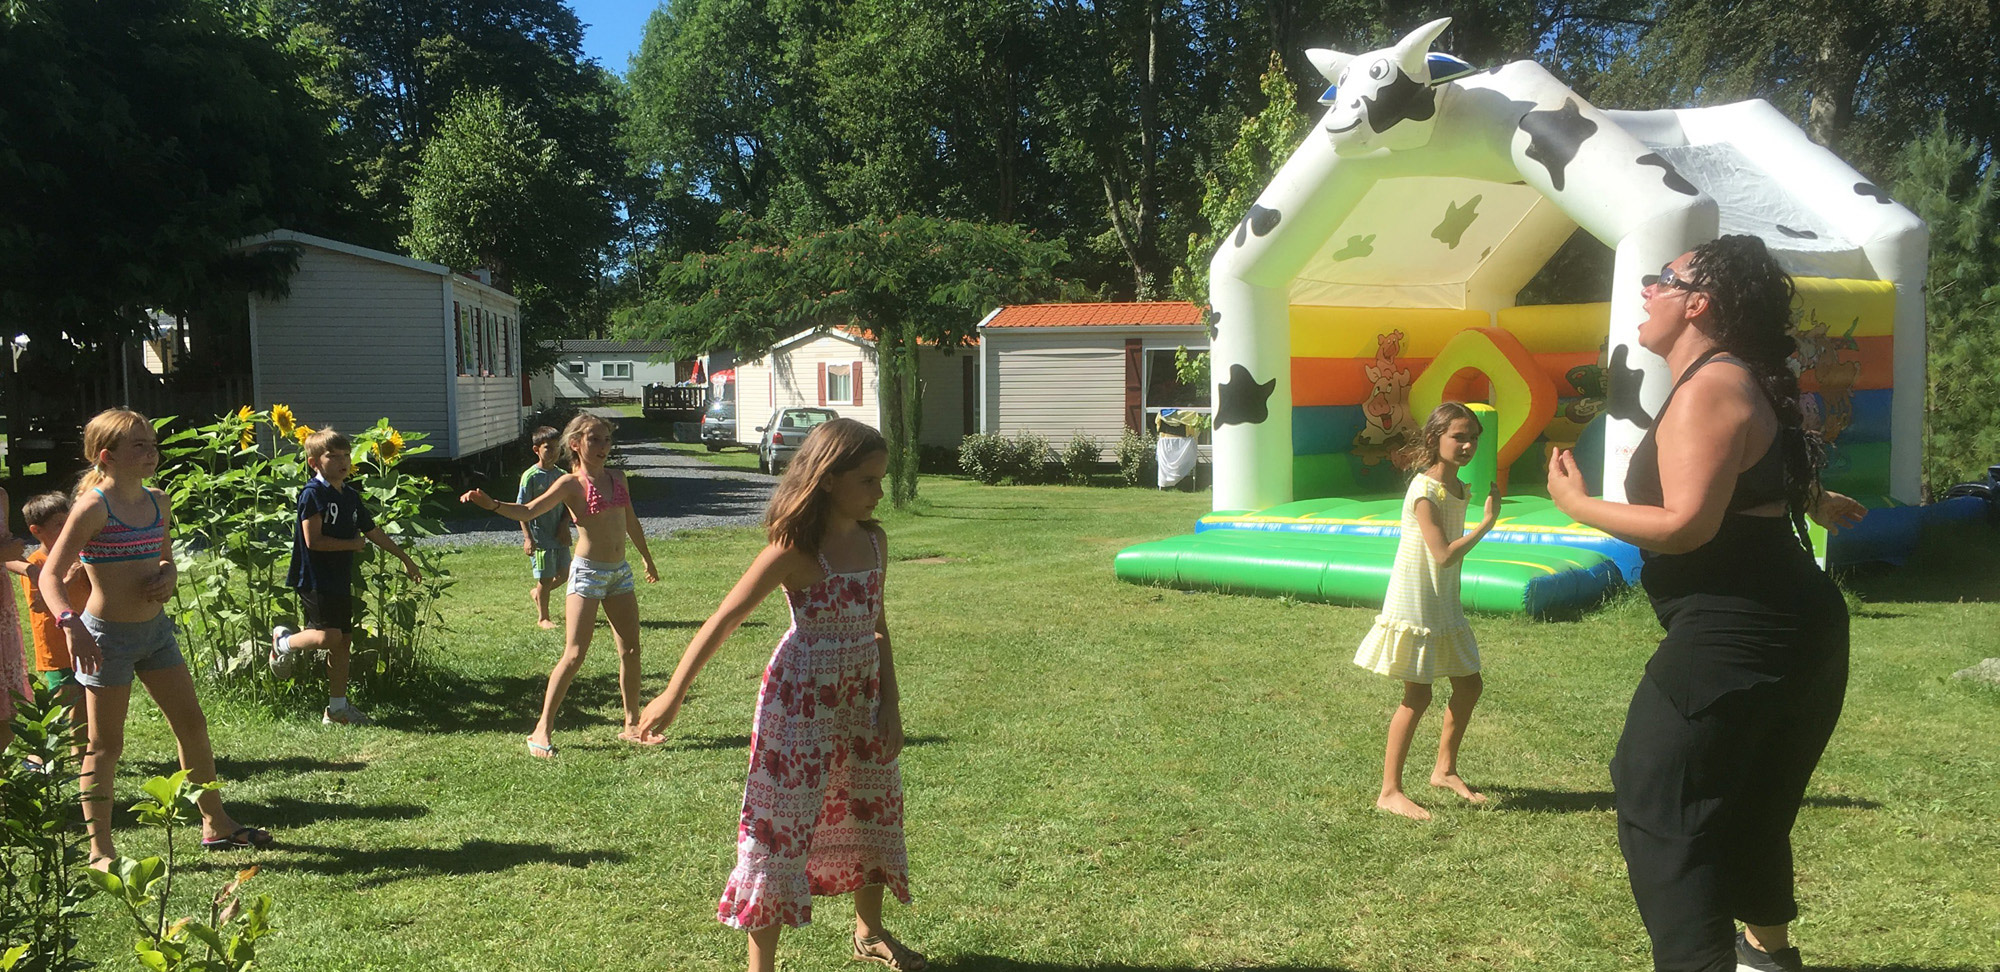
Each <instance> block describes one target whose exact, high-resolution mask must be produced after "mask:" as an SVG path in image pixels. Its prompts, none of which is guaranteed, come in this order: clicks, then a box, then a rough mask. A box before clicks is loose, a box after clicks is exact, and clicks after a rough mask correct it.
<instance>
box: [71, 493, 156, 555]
mask: <svg viewBox="0 0 2000 972" xmlns="http://www.w3.org/2000/svg"><path fill="white" fill-rule="evenodd" d="M93 492H95V493H96V494H97V495H98V498H100V499H102V500H104V517H105V520H104V529H102V530H99V531H97V536H94V537H91V538H90V542H88V543H86V544H84V545H83V552H82V553H81V554H80V555H79V556H80V557H81V558H82V560H83V562H84V563H86V564H115V563H120V562H122V561H127V560H146V559H148V558H152V557H158V556H160V550H161V548H162V547H164V546H165V545H166V539H167V523H166V520H165V519H163V518H162V517H161V516H160V501H159V500H157V499H154V498H153V491H152V490H150V489H149V490H147V491H146V501H147V502H149V503H151V504H153V522H152V523H150V524H148V525H146V526H142V527H135V526H133V525H132V524H130V523H127V522H125V521H124V520H121V519H119V518H118V514H117V513H115V512H113V511H112V509H111V498H110V497H108V496H105V495H104V490H101V489H98V490H93Z"/></svg>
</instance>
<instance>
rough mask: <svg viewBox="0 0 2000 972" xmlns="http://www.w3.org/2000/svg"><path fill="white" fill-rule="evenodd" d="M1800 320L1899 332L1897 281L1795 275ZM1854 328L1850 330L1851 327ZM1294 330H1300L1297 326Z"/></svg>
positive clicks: (1859, 333) (1865, 332) (1844, 331)
mask: <svg viewBox="0 0 2000 972" xmlns="http://www.w3.org/2000/svg"><path fill="white" fill-rule="evenodd" d="M1792 283H1793V284H1795V285H1797V286H1798V290H1799V299H1798V305H1799V308H1800V311H1799V323H1800V324H1807V325H1809V324H1810V322H1812V321H1814V320H1818V321H1820V322H1822V323H1824V324H1825V325H1826V330H1827V334H1828V335H1830V336H1832V337H1886V336H1888V335H1891V334H1894V333H1896V285H1895V284H1892V283H1890V282H1888V281H1886V280H1851V279H1846V278H1836V277H1793V278H1792ZM1850 327H1852V328H1853V329H1854V331H1853V333H1852V334H1850V333H1848V328H1850ZM1294 333H1297V332H1296V330H1295V331H1294Z"/></svg>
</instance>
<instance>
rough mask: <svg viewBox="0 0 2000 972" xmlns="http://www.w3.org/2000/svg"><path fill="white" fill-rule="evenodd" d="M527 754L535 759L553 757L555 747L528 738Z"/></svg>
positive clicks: (554, 755)
mask: <svg viewBox="0 0 2000 972" xmlns="http://www.w3.org/2000/svg"><path fill="white" fill-rule="evenodd" d="M528 755H530V756H533V757H535V758H536V759H554V758H556V748H555V747H554V746H551V745H549V744H548V743H538V742H536V741H534V740H533V739H530V740H528Z"/></svg>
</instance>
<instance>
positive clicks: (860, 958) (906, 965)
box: [849, 933, 930, 972]
mask: <svg viewBox="0 0 2000 972" xmlns="http://www.w3.org/2000/svg"><path fill="white" fill-rule="evenodd" d="M853 941H854V952H853V954H852V955H850V956H849V957H850V958H852V959H853V960H854V961H856V962H873V963H875V964H877V965H886V966H888V967H889V968H890V969H891V970H892V972H924V970H925V969H927V968H929V967H930V962H929V961H927V960H926V959H925V958H924V955H923V953H922V952H919V951H917V950H916V949H914V948H911V947H910V946H908V945H905V944H903V943H902V942H899V941H897V940H896V938H895V936H893V935H889V934H887V933H884V934H881V935H876V936H873V937H869V938H856V939H854V940H853ZM877 945H881V946H883V947H885V948H887V949H888V950H889V954H887V955H878V954H876V953H875V952H874V951H872V949H873V948H874V947H875V946H877Z"/></svg>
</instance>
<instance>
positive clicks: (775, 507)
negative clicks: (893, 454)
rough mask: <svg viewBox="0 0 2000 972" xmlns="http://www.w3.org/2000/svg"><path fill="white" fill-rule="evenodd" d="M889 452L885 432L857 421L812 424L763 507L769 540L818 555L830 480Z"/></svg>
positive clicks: (839, 420) (846, 419)
mask: <svg viewBox="0 0 2000 972" xmlns="http://www.w3.org/2000/svg"><path fill="white" fill-rule="evenodd" d="M888 451H889V443H888V441H887V440H885V439H883V438H882V433H880V432H877V431H875V430H874V429H871V428H869V427H868V426H866V425H863V424H861V423H860V422H856V421H855V420H853V419H849V418H837V419H830V420H828V421H826V422H823V423H821V424H819V425H815V426H813V429H812V431H810V432H807V433H806V441H805V442H804V444H802V445H800V446H799V452H798V455H796V456H793V457H792V461H791V464H790V465H787V466H786V467H785V475H784V477H783V478H781V479H779V480H778V488H777V489H776V490H774V491H772V493H771V504H770V505H769V506H767V507H765V508H764V528H765V531H766V534H767V535H768V536H769V537H770V540H771V542H772V543H775V544H779V545H782V546H786V547H790V548H792V549H793V550H799V551H803V552H805V553H809V554H818V553H819V542H820V540H821V538H822V535H823V534H825V533H826V507H827V495H826V490H825V486H826V482H827V480H829V479H832V478H833V477H835V476H838V475H840V474H841V473H844V472H848V471H850V470H852V469H854V468H855V467H857V466H859V465H861V464H862V463H863V462H866V461H868V457H869V456H872V455H874V454H875V453H878V452H884V453H886V452H888ZM867 522H868V523H869V524H871V525H872V524H873V523H874V522H875V521H873V520H869V521H867Z"/></svg>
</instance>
